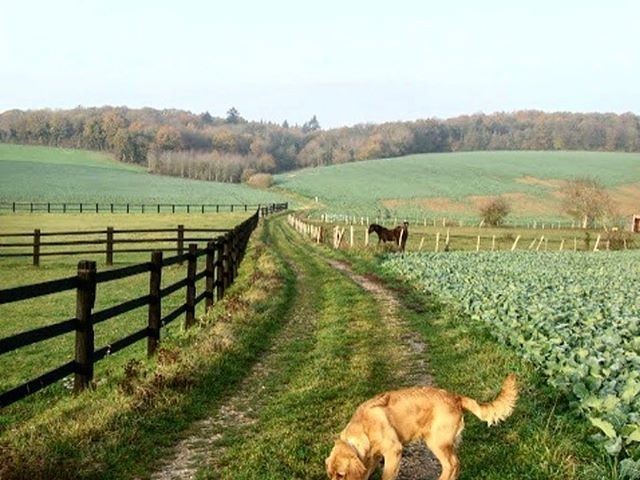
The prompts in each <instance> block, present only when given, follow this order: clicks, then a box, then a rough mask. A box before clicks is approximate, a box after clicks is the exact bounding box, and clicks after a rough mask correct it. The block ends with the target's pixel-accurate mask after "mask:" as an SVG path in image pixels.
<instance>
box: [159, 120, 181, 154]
mask: <svg viewBox="0 0 640 480" xmlns="http://www.w3.org/2000/svg"><path fill="white" fill-rule="evenodd" d="M155 145H156V147H157V148H158V149H160V150H174V151H175V150H182V149H183V148H184V146H183V143H182V136H181V135H180V131H179V130H178V129H177V128H175V127H172V126H170V125H163V126H161V127H160V128H159V129H158V131H157V132H156V138H155Z"/></svg>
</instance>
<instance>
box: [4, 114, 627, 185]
mask: <svg viewBox="0 0 640 480" xmlns="http://www.w3.org/2000/svg"><path fill="white" fill-rule="evenodd" d="M0 142H6V143H20V144H32V145H48V146H56V147H65V148H83V149H89V150H98V151H105V152H111V153H112V154H113V155H114V156H115V157H116V158H117V159H119V160H121V161H123V162H129V163H135V164H140V165H145V166H147V168H148V169H149V170H150V171H151V172H155V173H162V174H167V175H176V176H181V177H188V178H197V179H202V180H215V181H223V182H241V181H247V180H249V179H250V178H251V177H253V176H254V175H256V174H258V173H267V174H271V173H278V172H283V171H287V170H293V169H297V168H303V167H311V166H313V167H315V166H322V165H332V164H339V163H346V162H355V161H359V160H368V159H373V158H384V157H397V156H402V155H408V154H413V153H430V152H453V151H471V150H595V151H625V152H638V151H640V117H638V116H636V115H634V114H632V113H625V114H622V115H617V114H600V113H588V114H581V113H563V112H559V113H544V112H539V111H519V112H513V113H494V114H491V115H484V114H475V115H464V116H460V117H455V118H451V119H447V120H439V119H427V120H417V121H412V122H391V123H384V124H377V125H374V124H362V125H356V126H353V127H343V128H334V129H329V130H323V129H322V128H321V126H320V123H319V122H318V120H317V119H316V117H315V116H314V117H312V118H311V119H310V120H309V121H308V122H306V123H304V124H303V125H288V123H287V122H286V121H285V122H284V123H283V124H282V125H280V124H276V123H269V122H253V121H247V120H245V119H244V118H242V116H241V115H240V113H239V112H238V111H237V110H236V109H235V108H231V109H230V110H229V111H228V112H227V116H226V117H225V118H219V117H213V116H211V115H210V114H209V113H203V114H194V113H191V112H187V111H182V110H156V109H152V108H142V109H130V108H126V107H101V108H82V107H78V108H75V109H71V110H29V111H21V110H10V111H6V112H4V113H2V114H0Z"/></svg>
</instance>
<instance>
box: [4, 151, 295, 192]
mask: <svg viewBox="0 0 640 480" xmlns="http://www.w3.org/2000/svg"><path fill="white" fill-rule="evenodd" d="M30 201H33V202H88V203H97V202H100V203H192V204H199V203H208V204H213V203H221V204H222V203H271V202H282V201H286V200H285V199H283V197H282V195H280V194H278V193H275V192H269V191H265V190H258V189H254V188H250V187H247V186H245V185H236V184H229V183H217V182H204V181H198V180H186V179H182V178H175V177H166V176H160V175H151V174H149V173H147V172H146V170H145V169H144V168H142V167H138V166H134V165H129V164H125V163H121V162H117V161H115V160H113V159H112V158H111V157H110V156H109V155H107V154H104V153H99V152H89V151H85V150H69V149H61V148H52V147H36V146H24V145H8V144H0V202H30Z"/></svg>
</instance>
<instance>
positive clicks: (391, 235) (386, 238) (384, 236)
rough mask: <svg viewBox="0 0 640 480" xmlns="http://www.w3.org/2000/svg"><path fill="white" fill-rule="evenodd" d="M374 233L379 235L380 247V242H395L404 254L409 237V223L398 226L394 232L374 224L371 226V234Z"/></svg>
mask: <svg viewBox="0 0 640 480" xmlns="http://www.w3.org/2000/svg"><path fill="white" fill-rule="evenodd" d="M373 232H376V234H378V245H380V242H385V243H386V242H393V243H395V244H396V245H398V246H399V247H400V249H401V250H402V251H403V252H404V247H405V246H406V244H407V237H408V236H409V222H404V223H403V224H402V226H397V227H396V228H394V229H393V230H389V229H388V228H385V227H383V226H382V225H378V224H377V223H372V224H371V225H369V233H373Z"/></svg>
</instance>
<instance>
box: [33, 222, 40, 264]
mask: <svg viewBox="0 0 640 480" xmlns="http://www.w3.org/2000/svg"><path fill="white" fill-rule="evenodd" d="M33 265H34V266H36V267H38V266H40V229H39V228H36V229H35V230H34V231H33Z"/></svg>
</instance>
